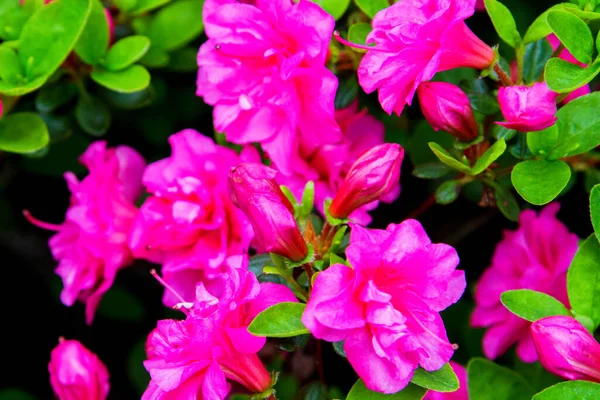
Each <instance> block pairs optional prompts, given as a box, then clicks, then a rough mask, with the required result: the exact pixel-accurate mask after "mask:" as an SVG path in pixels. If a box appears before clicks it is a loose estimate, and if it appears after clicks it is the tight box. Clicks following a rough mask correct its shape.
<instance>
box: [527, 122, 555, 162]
mask: <svg viewBox="0 0 600 400" xmlns="http://www.w3.org/2000/svg"><path fill="white" fill-rule="evenodd" d="M557 142H558V125H557V124H554V125H552V126H551V127H549V128H546V129H543V130H541V131H536V132H529V133H527V147H529V151H531V154H534V155H542V156H545V155H547V154H549V153H550V151H551V150H552V148H553V147H554V146H555V145H556V143H557Z"/></svg>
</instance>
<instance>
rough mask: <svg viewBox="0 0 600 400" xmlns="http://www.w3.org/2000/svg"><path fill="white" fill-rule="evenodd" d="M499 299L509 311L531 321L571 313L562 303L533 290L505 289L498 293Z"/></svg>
mask: <svg viewBox="0 0 600 400" xmlns="http://www.w3.org/2000/svg"><path fill="white" fill-rule="evenodd" d="M500 301H502V304H503V305H504V307H506V308H507V309H508V310H509V311H510V312H512V313H513V314H515V315H516V316H518V317H521V318H523V319H525V320H527V321H531V322H533V321H537V320H538V319H542V318H545V317H551V316H554V315H569V316H570V315H571V313H570V312H569V310H567V308H566V307H565V305H564V304H563V303H561V302H560V301H558V300H556V299H555V298H554V297H552V296H550V295H549V294H546V293H542V292H536V291H535V290H529V289H518V290H507V291H505V292H503V293H502V294H501V295H500Z"/></svg>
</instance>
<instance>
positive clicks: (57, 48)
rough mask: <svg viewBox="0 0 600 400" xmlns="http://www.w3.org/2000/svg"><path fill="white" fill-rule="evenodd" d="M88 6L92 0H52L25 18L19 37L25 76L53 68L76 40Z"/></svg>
mask: <svg viewBox="0 0 600 400" xmlns="http://www.w3.org/2000/svg"><path fill="white" fill-rule="evenodd" d="M91 8H92V2H91V0H60V1H54V2H52V3H50V4H48V5H46V6H44V7H43V8H42V9H41V10H39V11H38V12H37V13H35V14H34V15H33V16H32V17H31V18H30V19H29V21H27V23H26V24H25V26H24V27H23V31H22V32H21V37H20V39H19V59H20V60H21V65H23V67H24V70H25V74H26V77H27V78H28V79H33V78H41V77H48V76H50V75H51V74H52V73H54V71H56V69H57V68H58V67H59V66H60V65H61V64H62V63H63V61H64V60H65V59H66V58H67V56H68V55H69V53H70V52H71V50H72V49H73V47H74V46H75V43H77V40H78V39H79V36H80V35H81V33H82V32H83V29H84V27H85V24H86V22H87V20H88V17H89V15H90V11H91ZM0 90H1V89H0Z"/></svg>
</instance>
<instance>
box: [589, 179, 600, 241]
mask: <svg viewBox="0 0 600 400" xmlns="http://www.w3.org/2000/svg"><path fill="white" fill-rule="evenodd" d="M590 216H591V218H592V226H593V227H594V233H596V237H597V238H598V240H600V185H598V184H597V185H595V186H594V187H593V188H592V191H591V193H590Z"/></svg>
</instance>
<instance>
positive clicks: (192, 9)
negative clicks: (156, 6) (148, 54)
mask: <svg viewBox="0 0 600 400" xmlns="http://www.w3.org/2000/svg"><path fill="white" fill-rule="evenodd" d="M203 4H204V0H179V1H177V2H175V3H172V4H169V5H168V6H166V7H164V8H162V9H161V10H160V11H158V13H157V14H156V15H155V16H154V19H153V20H152V23H151V24H150V28H149V29H148V32H147V36H148V37H149V38H150V41H151V42H152V46H153V47H156V48H158V49H161V50H165V51H171V50H176V49H179V48H181V47H183V46H185V45H186V44H188V43H189V42H190V41H191V40H192V39H194V38H195V37H197V36H198V35H200V34H201V33H202V32H203V31H204V23H203V22H202V18H199V16H200V15H202V6H203Z"/></svg>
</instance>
